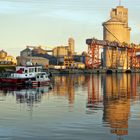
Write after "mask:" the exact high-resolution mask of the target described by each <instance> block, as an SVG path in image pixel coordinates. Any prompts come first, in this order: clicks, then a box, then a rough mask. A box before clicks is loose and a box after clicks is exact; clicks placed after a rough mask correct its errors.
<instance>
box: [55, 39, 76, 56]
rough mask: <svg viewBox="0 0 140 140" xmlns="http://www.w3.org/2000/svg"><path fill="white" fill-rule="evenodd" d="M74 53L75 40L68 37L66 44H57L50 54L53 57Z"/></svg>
mask: <svg viewBox="0 0 140 140" xmlns="http://www.w3.org/2000/svg"><path fill="white" fill-rule="evenodd" d="M74 54H75V41H74V39H73V38H69V39H68V45H66V46H57V47H55V48H54V49H53V51H52V55H53V56H55V57H62V56H63V57H64V56H68V55H74Z"/></svg>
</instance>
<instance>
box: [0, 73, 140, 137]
mask: <svg viewBox="0 0 140 140" xmlns="http://www.w3.org/2000/svg"><path fill="white" fill-rule="evenodd" d="M1 139H2V140H93V139H94V140H139V139H140V74H120V75H119V74H118V75H116V74H114V75H86V76H84V75H70V76H55V77H54V85H53V88H52V89H49V88H48V87H41V88H34V89H20V90H19V89H12V88H11V89H10V88H8V89H7V88H5V89H4V88H1V89H0V140H1Z"/></svg>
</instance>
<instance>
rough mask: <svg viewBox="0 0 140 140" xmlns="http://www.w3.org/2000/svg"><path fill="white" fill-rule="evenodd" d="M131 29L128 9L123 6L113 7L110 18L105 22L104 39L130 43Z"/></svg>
mask: <svg viewBox="0 0 140 140" xmlns="http://www.w3.org/2000/svg"><path fill="white" fill-rule="evenodd" d="M130 31H131V28H130V27H129V26H128V9H127V8H124V7H123V6H117V7H116V8H115V9H112V10H111V12H110V19H109V20H108V21H106V22H104V23H103V39H104V40H108V41H117V42H119V43H123V42H125V43H127V44H130Z"/></svg>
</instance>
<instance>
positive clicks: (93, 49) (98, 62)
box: [86, 38, 140, 69]
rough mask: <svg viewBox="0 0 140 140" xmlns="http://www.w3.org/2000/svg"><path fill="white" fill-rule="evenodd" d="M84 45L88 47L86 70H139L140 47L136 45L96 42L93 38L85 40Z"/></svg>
mask: <svg viewBox="0 0 140 140" xmlns="http://www.w3.org/2000/svg"><path fill="white" fill-rule="evenodd" d="M86 44H87V45H88V54H87V58H86V67H87V68H90V69H96V68H97V69H98V68H101V67H104V68H107V69H138V68H140V57H139V56H140V46H138V45H134V44H131V45H128V44H126V43H118V42H115V41H114V42H110V41H105V40H97V39H95V38H92V39H87V40H86ZM101 50H102V53H101Z"/></svg>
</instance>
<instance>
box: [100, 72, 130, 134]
mask: <svg viewBox="0 0 140 140" xmlns="http://www.w3.org/2000/svg"><path fill="white" fill-rule="evenodd" d="M103 82H104V83H103V86H104V88H103V89H104V102H103V104H104V109H103V121H105V122H107V123H109V124H110V127H111V133H113V134H116V135H118V136H123V135H128V118H129V116H130V92H131V84H130V82H131V75H109V76H107V77H104V80H103ZM132 93H133V92H132Z"/></svg>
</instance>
